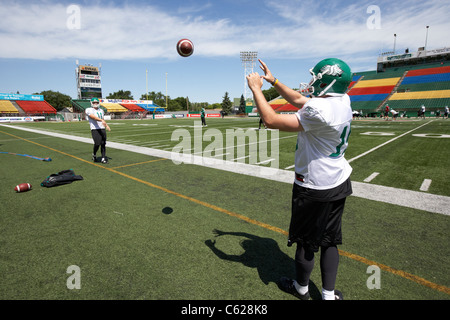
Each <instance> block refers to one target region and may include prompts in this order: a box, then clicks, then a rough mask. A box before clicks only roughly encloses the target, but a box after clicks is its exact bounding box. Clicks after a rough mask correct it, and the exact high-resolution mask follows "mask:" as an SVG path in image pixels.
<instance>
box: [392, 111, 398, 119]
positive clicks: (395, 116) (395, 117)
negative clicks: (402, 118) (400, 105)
mask: <svg viewBox="0 0 450 320" xmlns="http://www.w3.org/2000/svg"><path fill="white" fill-rule="evenodd" d="M391 113H392V121H395V120H397V116H398V112H397V111H395V110H394V109H391Z"/></svg>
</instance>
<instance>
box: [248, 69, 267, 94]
mask: <svg viewBox="0 0 450 320" xmlns="http://www.w3.org/2000/svg"><path fill="white" fill-rule="evenodd" d="M262 79H263V78H262V76H260V75H259V74H258V73H257V72H253V73H250V74H249V75H248V76H247V82H248V87H249V88H250V90H252V91H253V90H255V89H261V87H262V86H263V80H262Z"/></svg>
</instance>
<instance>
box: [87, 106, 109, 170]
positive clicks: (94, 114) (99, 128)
mask: <svg viewBox="0 0 450 320" xmlns="http://www.w3.org/2000/svg"><path fill="white" fill-rule="evenodd" d="M86 116H87V119H88V120H89V126H90V127H91V134H92V139H93V140H94V150H93V152H92V160H93V161H94V162H96V161H97V151H98V149H99V148H101V153H102V159H101V162H102V163H108V158H107V157H106V130H105V129H107V130H108V131H111V129H110V127H109V126H108V124H107V123H106V121H105V119H104V118H105V113H104V112H103V110H102V109H101V108H100V101H99V100H98V98H92V99H91V107H90V108H87V109H86Z"/></svg>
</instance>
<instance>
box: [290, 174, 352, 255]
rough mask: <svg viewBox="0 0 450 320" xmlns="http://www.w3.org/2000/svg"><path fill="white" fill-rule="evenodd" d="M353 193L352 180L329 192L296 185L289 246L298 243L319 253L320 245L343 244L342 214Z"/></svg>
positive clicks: (293, 196)
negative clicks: (346, 201)
mask: <svg viewBox="0 0 450 320" xmlns="http://www.w3.org/2000/svg"><path fill="white" fill-rule="evenodd" d="M351 194H352V185H351V181H350V178H349V179H348V180H347V181H345V182H344V183H343V184H341V185H340V186H338V187H336V188H333V189H329V190H313V189H308V188H303V187H301V186H299V185H297V184H296V183H294V187H293V190H292V216H291V223H290V226H289V240H288V246H291V245H292V244H293V243H298V244H300V245H302V246H303V247H304V248H305V249H308V250H309V251H313V252H317V251H319V247H321V246H324V247H329V246H335V245H339V244H342V230H341V222H342V214H343V212H344V206H345V200H346V198H347V196H349V195H351Z"/></svg>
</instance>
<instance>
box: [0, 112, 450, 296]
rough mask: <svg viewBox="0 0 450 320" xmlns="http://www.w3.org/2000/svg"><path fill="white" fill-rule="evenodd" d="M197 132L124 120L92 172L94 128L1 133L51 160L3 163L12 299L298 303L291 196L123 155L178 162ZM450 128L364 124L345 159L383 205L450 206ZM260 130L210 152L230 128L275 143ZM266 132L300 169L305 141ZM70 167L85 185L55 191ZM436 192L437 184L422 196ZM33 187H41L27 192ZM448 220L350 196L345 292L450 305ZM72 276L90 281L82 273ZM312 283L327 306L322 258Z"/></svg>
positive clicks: (233, 122) (425, 123)
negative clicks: (289, 288)
mask: <svg viewBox="0 0 450 320" xmlns="http://www.w3.org/2000/svg"><path fill="white" fill-rule="evenodd" d="M194 121H195V120H192V119H167V120H136V121H132V120H111V121H109V124H110V127H111V129H112V131H111V132H109V133H108V141H109V144H108V152H107V155H108V157H109V158H110V159H109V163H108V164H101V163H94V162H92V160H91V153H92V143H90V142H89V143H85V142H83V138H87V140H86V141H89V139H91V138H90V132H89V125H88V124H87V122H85V121H84V122H81V123H78V122H72V123H45V122H42V123H27V124H11V125H10V126H13V127H19V126H20V127H22V128H31V129H36V130H42V131H45V132H51V133H58V134H65V135H71V136H78V137H80V139H79V140H80V141H76V140H67V139H63V138H61V137H55V136H51V135H47V134H40V133H36V132H29V131H23V130H17V129H14V128H11V127H7V126H0V152H10V153H18V154H28V155H33V156H37V157H42V158H44V157H50V158H51V159H52V161H50V162H45V161H39V160H36V159H32V158H29V157H23V156H17V155H13V154H0V161H1V166H0V170H1V171H0V172H1V177H2V183H1V185H0V191H1V202H2V210H1V214H0V228H1V229H0V243H1V248H2V249H1V251H0V275H1V283H0V298H1V299H149V300H156V299H164V300H203V299H208V300H230V299H232V300H295V299H296V298H294V297H293V296H290V295H288V294H286V293H284V292H282V291H280V290H279V289H278V287H277V284H276V282H277V281H278V279H279V278H280V277H282V276H289V277H294V274H295V270H294V260H293V257H294V254H295V248H294V247H291V248H289V247H287V246H286V239H287V237H286V231H287V230H288V226H289V219H290V201H291V199H290V198H291V189H292V184H291V183H287V182H280V181H273V180H271V179H270V178H260V177H255V176H251V175H247V174H244V173H241V172H231V171H226V170H219V169H220V168H219V169H218V168H214V167H211V166H209V167H205V166H201V165H193V164H185V163H183V164H178V165H177V164H174V162H173V161H172V160H171V159H168V158H160V157H157V156H150V155H147V154H142V153H137V152H131V151H125V150H121V149H115V148H112V146H113V145H114V143H118V144H125V145H132V146H139V147H146V148H151V149H157V150H162V151H167V152H170V151H172V150H173V149H174V147H176V146H177V145H179V144H180V140H176V141H173V139H172V137H173V133H174V130H185V131H177V132H178V133H186V132H188V133H190V134H191V135H192V138H193V139H194V130H196V128H195V122H194ZM449 121H450V120H434V119H427V120H420V121H419V120H408V121H396V122H392V121H374V120H370V121H364V120H356V121H354V122H353V124H352V133H351V136H350V146H349V149H348V150H347V152H346V158H347V159H349V160H351V165H352V167H353V169H354V170H353V174H352V180H353V181H354V182H355V183H359V184H363V185H368V186H369V187H370V188H372V187H373V192H374V193H377V192H378V190H379V189H377V187H379V186H385V187H392V189H389V190H393V192H392V194H390V195H389V197H392V198H405V199H407V198H408V197H409V196H411V194H412V195H414V197H415V199H412V200H414V201H417V200H419V201H421V200H420V199H421V197H423V199H424V201H426V199H428V198H427V197H428V196H432V195H437V196H439V199H440V201H444V202H445V201H447V200H450V188H449V182H448V181H450V173H449V170H448V165H449V160H448V159H449V158H450V138H449V137H448V136H449V135H450V122H449ZM257 127H258V119H255V118H253V119H252V118H242V119H235V118H225V119H208V127H207V128H203V129H201V130H203V131H201V132H202V135H203V142H202V145H201V148H200V151H201V152H200V154H199V155H202V151H204V150H205V149H206V148H207V147H208V146H211V144H212V142H213V141H212V140H208V139H209V138H207V136H209V135H212V136H214V137H215V138H217V137H218V135H217V133H218V132H219V133H221V134H222V135H223V137H225V136H226V134H227V130H238V128H242V129H243V131H244V132H246V133H249V136H250V131H251V132H253V133H255V134H256V135H257V137H261V136H260V132H259V131H257V130H254V129H255V128H257ZM197 130H199V128H197ZM261 131H262V130H261ZM253 133H252V134H253ZM267 134H268V137H277V139H278V140H277V141H278V152H271V151H273V150H272V149H271V148H275V147H274V146H275V145H274V144H270V143H268V144H267V145H268V147H269V150H268V152H267V153H268V155H270V156H276V158H277V161H278V167H279V169H282V170H283V171H291V172H294V169H293V168H292V166H293V164H294V151H295V147H296V135H295V134H292V133H283V132H279V133H278V132H276V133H275V132H268V133H267ZM277 135H278V136H277ZM417 135H418V136H417ZM395 138H397V139H395ZM393 139H395V140H393ZM391 140H392V141H391ZM214 141H215V142H217V139H216V140H214ZM224 141H225V140H224ZM246 141H247V142H246V143H244V144H245V148H244V150H246V151H245V152H247V153H248V151H249V150H250V147H249V145H250V144H251V141H250V140H246ZM386 142H389V143H387V144H386V145H383V146H381V147H379V148H378V149H374V148H376V147H377V146H380V145H382V144H383V143H386ZM235 144H236V146H235V148H229V149H225V147H226V145H225V143H223V145H224V148H223V150H219V148H216V149H215V150H214V152H212V153H211V155H212V156H215V157H216V158H219V159H221V158H223V159H224V160H233V159H236V158H239V156H238V154H239V152H240V151H239V150H238V149H239V148H241V149H240V150H241V151H242V146H239V145H237V144H238V143H237V142H236V143H235ZM218 145H219V144H216V145H215V146H218ZM194 147H195V146H194V142H193V141H192V148H193V151H192V153H194V152H195V151H198V150H199V149H198V148H197V149H195V148H194ZM197 147H198V146H197ZM371 150H372V151H371ZM368 151H371V152H369V153H367V154H365V155H364V153H365V152H368ZM226 153H230V154H232V155H228V157H229V158H226V157H227V155H225V154H226ZM361 155H363V156H361ZM359 156H361V157H359ZM271 158H272V157H271ZM261 160H263V159H260V158H259V156H258V158H257V159H253V160H252V158H250V157H247V158H245V157H244V158H242V159H238V160H234V161H236V162H238V161H239V162H245V163H247V164H249V163H250V164H255V163H259V162H261ZM252 161H253V162H252ZM273 163H275V162H273V161H272V162H271V161H269V162H265V163H260V164H257V165H258V166H262V167H264V166H265V167H270V166H271V165H272V164H273ZM65 169H73V170H74V172H75V173H76V174H78V175H81V176H83V178H84V180H83V181H76V182H73V183H72V184H69V185H64V186H59V187H54V188H44V187H41V186H40V183H41V182H42V181H43V180H44V179H45V178H46V177H47V176H49V175H50V174H52V173H57V172H59V171H61V170H65ZM374 172H377V173H378V175H377V176H376V177H375V178H374V179H373V180H371V181H370V182H364V180H365V179H367V178H368V177H369V176H370V175H372V174H373V173H374ZM425 179H428V180H431V183H430V184H429V187H428V189H427V191H420V188H421V186H422V184H423V182H424V180H425ZM22 182H28V183H30V184H32V185H33V189H32V190H31V191H29V192H25V193H16V192H15V191H13V189H14V187H15V186H16V185H17V184H19V183H22ZM386 200H388V199H386ZM412 200H411V203H413V202H414V201H412ZM448 210H449V211H448V212H447V214H448V213H450V209H448ZM444 211H445V209H444ZM449 219H450V217H449V216H448V215H446V214H442V213H436V211H435V210H431V209H430V210H423V209H416V208H414V207H413V206H408V205H405V206H403V205H396V204H392V203H389V202H386V201H375V200H368V199H367V198H365V197H361V196H352V197H350V198H348V200H347V206H346V211H345V214H344V220H343V235H344V244H343V245H342V246H341V247H340V250H341V263H340V267H339V268H340V269H339V274H338V279H337V289H339V290H341V291H342V292H343V293H344V299H346V300H384V299H387V300H410V299H413V300H415V299H419V300H435V299H439V300H448V299H449V298H450V288H449V287H450V276H449V275H448V265H449V264H450V258H449V257H450V254H449V253H450V249H449V248H450V241H449V236H448V234H449V230H450V220H449ZM70 266H77V267H78V268H79V271H80V273H79V274H73V273H72V271H69V272H67V270H68V268H69V267H70ZM371 266H377V268H380V269H379V270H380V277H379V278H377V280H376V281H375V282H373V283H379V284H380V288H379V289H378V288H374V289H370V288H369V287H370V283H369V285H368V282H371V281H372V279H373V277H371V276H373V275H374V273H373V272H372V271H370V270H372V269H370V268H371ZM74 275H79V277H78V278H76V280H73V279H74V278H73V276H74ZM78 279H79V280H80V281H79V282H77V280H78ZM311 280H312V284H311V291H312V292H311V293H312V298H313V299H320V289H321V280H320V269H319V259H318V257H317V259H316V268H315V270H314V272H313V274H312V279H311ZM377 281H378V282H377ZM371 283H372V282H371ZM68 284H69V287H70V284H80V285H81V287H80V288H79V289H77V288H74V289H70V288H68Z"/></svg>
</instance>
